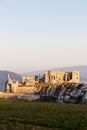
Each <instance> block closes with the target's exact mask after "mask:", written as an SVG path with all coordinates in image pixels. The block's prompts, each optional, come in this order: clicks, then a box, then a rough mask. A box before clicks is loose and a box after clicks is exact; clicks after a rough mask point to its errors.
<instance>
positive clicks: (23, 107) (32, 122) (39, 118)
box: [0, 100, 87, 130]
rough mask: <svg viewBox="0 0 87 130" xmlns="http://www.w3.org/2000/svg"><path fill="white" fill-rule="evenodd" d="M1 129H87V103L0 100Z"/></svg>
mask: <svg viewBox="0 0 87 130" xmlns="http://www.w3.org/2000/svg"><path fill="white" fill-rule="evenodd" d="M0 130H87V105H76V104H75V105H69V104H57V103H44V102H29V101H16V100H14V101H13V100H0Z"/></svg>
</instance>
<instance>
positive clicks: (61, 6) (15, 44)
mask: <svg viewBox="0 0 87 130" xmlns="http://www.w3.org/2000/svg"><path fill="white" fill-rule="evenodd" d="M86 56H87V0H0V70H10V71H14V72H18V73H23V72H29V71H35V70H45V69H51V68H56V67H63V66H75V65H76V66H77V65H87V58H86Z"/></svg>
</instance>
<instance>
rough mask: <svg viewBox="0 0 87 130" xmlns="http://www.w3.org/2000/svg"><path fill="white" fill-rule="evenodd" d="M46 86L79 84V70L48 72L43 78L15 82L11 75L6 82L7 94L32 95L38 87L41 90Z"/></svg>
mask: <svg viewBox="0 0 87 130" xmlns="http://www.w3.org/2000/svg"><path fill="white" fill-rule="evenodd" d="M42 83H43V85H44V87H45V85H51V86H54V85H61V84H64V83H66V84H79V83H80V73H79V71H77V70H73V71H46V72H44V74H43V77H42V78H40V76H39V75H35V76H22V78H21V81H20V82H18V81H15V80H14V81H13V80H12V79H11V78H10V76H9V74H8V78H7V81H6V86H5V92H8V93H22V94H26V93H29V94H32V93H35V91H36V87H37V86H39V87H40V88H41V84H42Z"/></svg>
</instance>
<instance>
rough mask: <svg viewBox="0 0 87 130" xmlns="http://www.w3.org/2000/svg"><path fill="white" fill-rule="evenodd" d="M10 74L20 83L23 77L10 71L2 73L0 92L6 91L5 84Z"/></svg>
mask: <svg viewBox="0 0 87 130" xmlns="http://www.w3.org/2000/svg"><path fill="white" fill-rule="evenodd" d="M8 74H10V77H11V78H12V79H13V80H18V81H20V79H21V75H19V74H16V73H14V72H10V71H0V91H4V89H5V82H6V80H7V75H8Z"/></svg>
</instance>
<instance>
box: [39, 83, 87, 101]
mask: <svg viewBox="0 0 87 130" xmlns="http://www.w3.org/2000/svg"><path fill="white" fill-rule="evenodd" d="M38 94H39V95H40V100H41V101H55V102H58V103H73V104H78V103H87V85H85V84H71V85H70V84H68V85H60V86H56V87H55V86H47V87H45V88H43V89H42V90H40V91H39V93H38Z"/></svg>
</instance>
